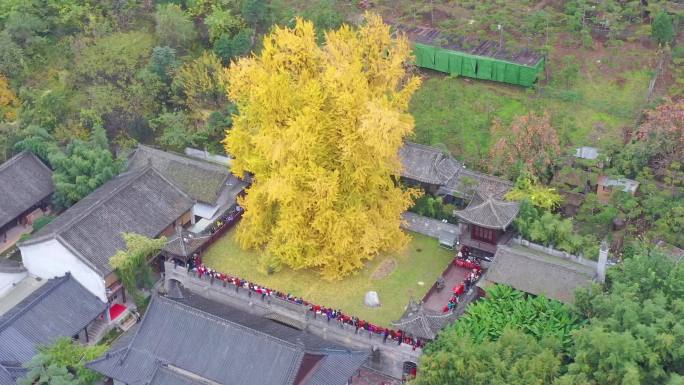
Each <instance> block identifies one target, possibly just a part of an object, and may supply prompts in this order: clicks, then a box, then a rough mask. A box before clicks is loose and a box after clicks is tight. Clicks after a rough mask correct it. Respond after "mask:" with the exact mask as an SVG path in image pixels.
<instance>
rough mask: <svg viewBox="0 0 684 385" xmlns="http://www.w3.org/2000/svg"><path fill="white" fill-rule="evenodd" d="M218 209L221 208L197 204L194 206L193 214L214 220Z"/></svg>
mask: <svg viewBox="0 0 684 385" xmlns="http://www.w3.org/2000/svg"><path fill="white" fill-rule="evenodd" d="M218 209H219V206H213V205H208V204H205V203H200V202H197V203H195V205H194V206H192V214H193V215H197V216H199V217H202V218H205V219H212V218H213V217H214V215H216V212H217V211H218Z"/></svg>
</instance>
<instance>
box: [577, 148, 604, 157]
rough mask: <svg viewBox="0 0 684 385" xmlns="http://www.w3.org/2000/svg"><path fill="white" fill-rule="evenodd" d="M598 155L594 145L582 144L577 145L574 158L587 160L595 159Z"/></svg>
mask: <svg viewBox="0 0 684 385" xmlns="http://www.w3.org/2000/svg"><path fill="white" fill-rule="evenodd" d="M598 156H599V152H598V148H596V147H587V146H582V147H577V148H576V149H575V158H579V159H587V160H596V159H598Z"/></svg>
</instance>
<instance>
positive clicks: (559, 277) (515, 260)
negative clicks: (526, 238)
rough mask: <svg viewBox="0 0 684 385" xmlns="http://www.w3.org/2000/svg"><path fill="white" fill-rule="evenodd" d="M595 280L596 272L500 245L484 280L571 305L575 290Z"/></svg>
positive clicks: (521, 247)
mask: <svg viewBox="0 0 684 385" xmlns="http://www.w3.org/2000/svg"><path fill="white" fill-rule="evenodd" d="M594 276H595V271H594V269H592V268H591V267H589V266H585V265H582V264H579V263H577V262H573V261H570V260H567V259H564V258H561V257H555V256H552V255H549V254H546V253H543V252H541V251H536V250H531V249H529V248H527V247H524V246H520V245H515V246H505V245H499V247H498V248H497V251H496V254H495V255H494V261H493V262H492V264H491V266H490V267H489V270H488V271H487V274H486V276H485V279H486V280H487V281H490V282H495V283H501V284H506V285H509V286H512V287H514V288H515V289H518V290H520V291H524V292H526V293H530V294H534V295H544V296H546V297H547V298H551V299H556V300H558V301H561V302H565V303H571V302H573V300H574V293H575V289H577V288H578V287H583V286H587V285H589V284H590V283H591V281H592V280H593V278H594Z"/></svg>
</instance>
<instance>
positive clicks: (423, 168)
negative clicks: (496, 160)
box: [399, 142, 513, 199]
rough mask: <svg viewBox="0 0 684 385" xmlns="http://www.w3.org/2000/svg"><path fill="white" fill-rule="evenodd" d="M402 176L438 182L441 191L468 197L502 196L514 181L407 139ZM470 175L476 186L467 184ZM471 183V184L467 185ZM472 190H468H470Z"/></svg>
mask: <svg viewBox="0 0 684 385" xmlns="http://www.w3.org/2000/svg"><path fill="white" fill-rule="evenodd" d="M399 158H400V160H401V163H402V171H401V176H402V177H404V178H406V179H411V180H414V181H417V182H421V183H428V184H433V185H437V186H439V189H438V192H437V194H438V195H447V194H448V195H453V196H465V197H469V196H471V195H472V193H473V192H478V193H480V194H483V195H486V196H493V197H496V198H497V199H503V196H504V195H505V194H506V193H507V192H508V191H509V190H511V189H512V188H513V183H512V182H510V181H507V180H505V179H501V178H498V177H496V176H493V175H487V174H483V173H480V172H477V171H473V170H469V169H467V168H465V166H464V165H463V164H462V163H461V162H459V161H457V160H456V159H454V158H453V157H451V156H450V155H448V154H446V153H445V152H444V151H442V150H440V149H438V148H435V147H430V146H425V145H422V144H417V143H412V142H405V143H404V145H403V146H402V147H401V148H400V149H399ZM468 179H471V180H472V182H473V186H466V181H467V180H468ZM466 187H468V188H466ZM470 188H472V191H466V190H470Z"/></svg>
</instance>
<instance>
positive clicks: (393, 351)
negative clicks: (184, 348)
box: [164, 262, 422, 378]
mask: <svg viewBox="0 0 684 385" xmlns="http://www.w3.org/2000/svg"><path fill="white" fill-rule="evenodd" d="M164 279H165V287H166V290H167V291H168V290H170V289H171V286H172V284H173V281H177V282H178V283H180V284H181V285H182V286H183V287H184V288H186V289H188V290H190V291H191V292H193V293H196V294H198V295H201V296H203V297H205V298H209V299H212V300H215V301H218V302H222V303H225V304H228V305H230V306H233V307H236V308H239V309H243V310H245V311H248V312H250V313H252V314H255V315H258V316H262V317H266V318H272V319H274V320H277V321H278V322H281V323H291V325H292V326H294V327H297V328H301V329H303V330H306V331H307V332H310V333H312V334H315V335H317V336H319V337H321V338H323V339H327V340H330V341H334V342H337V343H339V344H342V345H344V346H348V347H350V348H354V349H358V350H371V352H372V354H371V359H370V361H369V363H368V366H369V367H370V368H372V369H375V370H378V371H381V372H383V373H386V374H388V375H390V376H393V377H396V378H400V377H401V375H402V370H403V365H404V362H407V361H408V362H413V363H417V362H418V357H420V355H421V353H422V352H421V349H420V348H417V349H415V350H414V349H413V347H412V346H411V345H408V344H405V343H402V344H401V345H399V344H398V343H397V342H396V341H392V340H390V339H387V340H386V341H384V340H383V335H382V334H376V333H369V332H368V331H366V330H363V329H358V330H356V328H355V327H354V326H352V325H348V324H344V323H341V322H339V321H337V320H334V319H332V320H330V321H328V319H327V317H326V316H325V315H318V316H316V315H315V313H313V312H312V311H310V310H309V307H308V306H305V305H300V304H297V303H293V302H290V301H287V300H284V299H281V298H278V297H275V296H265V297H262V296H261V295H259V294H257V293H255V292H250V291H249V290H247V289H244V288H236V286H235V285H233V284H231V283H225V284H224V281H221V280H218V279H214V280H212V279H210V278H209V277H203V278H199V277H198V275H197V273H194V272H188V271H187V270H186V269H185V268H182V267H177V268H174V265H173V263H169V262H166V263H165V278H164ZM262 298H263V299H262Z"/></svg>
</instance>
